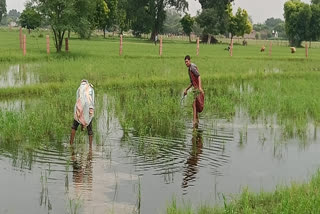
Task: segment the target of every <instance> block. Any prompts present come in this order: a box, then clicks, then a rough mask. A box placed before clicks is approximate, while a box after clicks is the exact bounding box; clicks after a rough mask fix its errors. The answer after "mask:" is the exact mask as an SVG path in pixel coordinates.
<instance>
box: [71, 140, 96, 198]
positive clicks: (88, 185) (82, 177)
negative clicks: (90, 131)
mask: <svg viewBox="0 0 320 214" xmlns="http://www.w3.org/2000/svg"><path fill="white" fill-rule="evenodd" d="M71 160H72V167H73V171H72V172H73V183H74V186H75V189H76V191H77V192H78V191H79V192H81V189H85V190H87V191H91V190H92V181H93V177H92V172H93V166H92V144H89V150H88V152H87V154H86V155H84V154H83V153H77V152H76V151H75V150H74V148H73V147H72V153H71Z"/></svg>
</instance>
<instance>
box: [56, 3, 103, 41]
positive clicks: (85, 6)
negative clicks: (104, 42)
mask: <svg viewBox="0 0 320 214" xmlns="http://www.w3.org/2000/svg"><path fill="white" fill-rule="evenodd" d="M58 1H61V0H58ZM63 1H65V0H63ZM97 2H98V0H74V5H73V7H74V11H75V18H74V19H72V21H73V23H72V28H73V30H74V31H75V32H76V33H77V34H78V35H79V36H80V38H81V39H89V38H90V37H91V33H92V31H93V30H94V29H95V23H94V19H95V16H94V14H95V9H96V5H97Z"/></svg>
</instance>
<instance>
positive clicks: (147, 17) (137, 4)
mask: <svg viewBox="0 0 320 214" xmlns="http://www.w3.org/2000/svg"><path fill="white" fill-rule="evenodd" d="M148 2H149V0H128V7H127V18H128V19H129V20H130V22H131V29H132V30H133V32H132V33H133V35H134V36H136V37H140V36H141V34H143V33H150V32H151V29H152V26H153V18H152V14H151V13H150V12H149V11H150V10H149V6H148Z"/></svg>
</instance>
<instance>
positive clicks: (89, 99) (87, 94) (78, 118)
mask: <svg viewBox="0 0 320 214" xmlns="http://www.w3.org/2000/svg"><path fill="white" fill-rule="evenodd" d="M93 116H94V90H93V86H92V84H90V83H89V82H88V80H81V83H80V86H79V88H78V90H77V97H76V104H75V106H74V120H73V124H72V127H71V136H70V145H71V144H72V143H73V140H74V136H75V134H76V131H77V129H78V126H79V125H80V124H81V129H82V130H83V129H84V128H87V131H88V135H89V143H90V144H92V139H93V131H92V119H93Z"/></svg>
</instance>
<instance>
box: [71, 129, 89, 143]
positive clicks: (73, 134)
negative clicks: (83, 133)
mask: <svg viewBox="0 0 320 214" xmlns="http://www.w3.org/2000/svg"><path fill="white" fill-rule="evenodd" d="M75 135H76V130H75V129H71V135H70V145H72V144H73V141H74V136H75ZM92 141H93V135H89V144H90V146H91V145H92Z"/></svg>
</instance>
